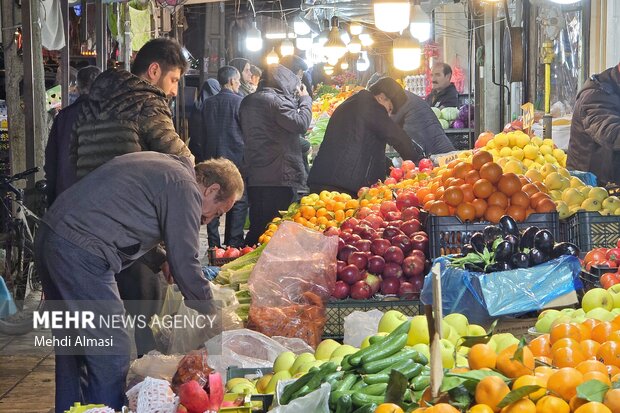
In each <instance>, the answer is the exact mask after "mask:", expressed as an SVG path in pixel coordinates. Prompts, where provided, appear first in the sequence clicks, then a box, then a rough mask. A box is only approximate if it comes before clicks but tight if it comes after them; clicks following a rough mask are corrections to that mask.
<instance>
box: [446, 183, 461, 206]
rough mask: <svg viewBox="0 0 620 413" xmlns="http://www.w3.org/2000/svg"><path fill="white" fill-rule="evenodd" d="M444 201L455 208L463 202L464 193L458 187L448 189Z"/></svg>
mask: <svg viewBox="0 0 620 413" xmlns="http://www.w3.org/2000/svg"><path fill="white" fill-rule="evenodd" d="M442 200H443V201H444V202H445V203H446V204H448V205H451V206H453V207H455V206H457V205H459V204H460V203H461V202H463V191H461V188H459V187H458V186H451V187H448V188H447V189H446V190H445V192H444V193H443V196H442Z"/></svg>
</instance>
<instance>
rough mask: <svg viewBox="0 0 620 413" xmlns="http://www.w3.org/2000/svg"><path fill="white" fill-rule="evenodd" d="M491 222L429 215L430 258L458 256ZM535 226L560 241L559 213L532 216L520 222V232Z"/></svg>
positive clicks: (427, 224) (427, 221)
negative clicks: (469, 221) (473, 236)
mask: <svg viewBox="0 0 620 413" xmlns="http://www.w3.org/2000/svg"><path fill="white" fill-rule="evenodd" d="M487 225H491V223H489V222H471V223H468V222H463V221H461V220H460V219H459V218H458V217H456V216H448V217H438V216H436V215H430V214H429V215H428V218H427V219H426V232H427V233H428V240H429V250H430V251H429V252H430V258H431V259H433V258H437V257H439V256H442V255H449V254H458V253H459V252H460V251H461V248H462V247H463V245H465V244H467V243H469V240H470V239H471V236H472V235H473V234H474V233H475V232H477V231H480V232H482V231H483V230H484V228H485V227H486V226H487ZM532 225H535V226H537V227H539V228H540V229H547V230H549V231H551V233H552V234H553V236H554V237H556V239H559V238H558V237H559V234H560V230H559V227H560V223H559V221H558V214H557V212H552V213H547V214H531V215H530V216H529V217H528V218H527V220H525V221H524V222H518V223H517V226H518V227H519V229H520V230H525V229H526V228H527V227H530V226H532Z"/></svg>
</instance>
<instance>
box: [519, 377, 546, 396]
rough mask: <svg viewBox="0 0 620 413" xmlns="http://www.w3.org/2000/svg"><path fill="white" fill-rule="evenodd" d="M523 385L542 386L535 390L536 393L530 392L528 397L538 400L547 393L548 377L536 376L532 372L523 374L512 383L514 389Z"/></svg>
mask: <svg viewBox="0 0 620 413" xmlns="http://www.w3.org/2000/svg"><path fill="white" fill-rule="evenodd" d="M523 386H540V387H541V388H540V390H537V391H535V392H534V393H530V394H529V395H528V397H529V398H530V400H532V401H534V402H536V401H537V400H538V399H540V398H541V397H543V396H544V395H545V394H547V389H546V387H547V379H546V378H545V377H541V376H535V375H531V374H526V375H525V376H521V377H519V378H518V379H516V380H515V382H514V383H513V384H512V390H517V389H518V388H520V387H523Z"/></svg>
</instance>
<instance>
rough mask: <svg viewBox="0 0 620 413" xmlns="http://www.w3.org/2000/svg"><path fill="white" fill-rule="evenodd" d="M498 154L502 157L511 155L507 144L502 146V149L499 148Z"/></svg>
mask: <svg viewBox="0 0 620 413" xmlns="http://www.w3.org/2000/svg"><path fill="white" fill-rule="evenodd" d="M499 156H501V157H502V158H507V157H509V156H512V149H510V148H509V147H508V146H504V147H503V148H502V149H500V151H499Z"/></svg>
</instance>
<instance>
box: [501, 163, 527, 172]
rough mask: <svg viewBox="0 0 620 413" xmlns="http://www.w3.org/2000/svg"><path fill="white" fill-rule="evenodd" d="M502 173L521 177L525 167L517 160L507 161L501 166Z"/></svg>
mask: <svg viewBox="0 0 620 413" xmlns="http://www.w3.org/2000/svg"><path fill="white" fill-rule="evenodd" d="M503 169H504V173H510V172H512V173H513V174H517V175H522V174H524V173H525V166H524V165H523V164H522V163H521V162H520V161H517V160H509V161H508V162H506V165H504V166H503Z"/></svg>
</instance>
